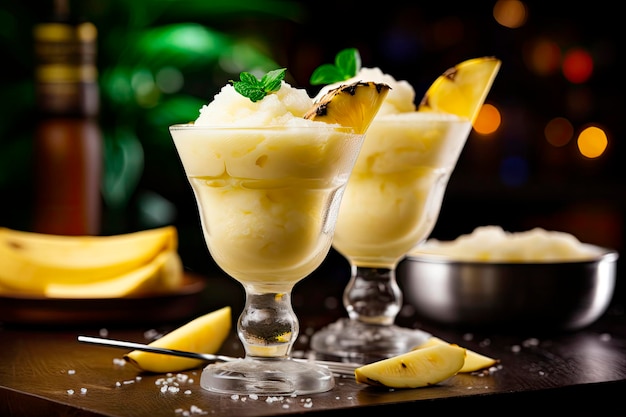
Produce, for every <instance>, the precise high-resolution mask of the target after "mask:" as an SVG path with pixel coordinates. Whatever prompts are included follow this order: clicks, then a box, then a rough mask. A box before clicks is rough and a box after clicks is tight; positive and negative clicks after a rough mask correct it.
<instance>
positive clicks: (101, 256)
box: [0, 226, 183, 298]
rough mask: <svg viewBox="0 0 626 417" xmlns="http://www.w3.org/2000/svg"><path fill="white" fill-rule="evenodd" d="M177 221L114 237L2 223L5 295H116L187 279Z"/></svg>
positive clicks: (0, 269) (0, 272)
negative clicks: (58, 232) (21, 228)
mask: <svg viewBox="0 0 626 417" xmlns="http://www.w3.org/2000/svg"><path fill="white" fill-rule="evenodd" d="M177 250H178V234H177V231H176V228H175V227H173V226H165V227H161V228H156V229H150V230H143V231H139V232H133V233H127V234H121V235H113V236H60V235H49V234H41V233H33V232H24V231H18V230H13V229H8V228H0V294H2V293H5V294H26V295H37V296H47V297H56V298H116V297H125V296H129V295H134V294H139V293H145V292H165V291H168V290H172V289H175V288H177V287H179V286H180V285H181V283H182V276H183V267H182V262H181V259H180V256H179V255H178V252H177Z"/></svg>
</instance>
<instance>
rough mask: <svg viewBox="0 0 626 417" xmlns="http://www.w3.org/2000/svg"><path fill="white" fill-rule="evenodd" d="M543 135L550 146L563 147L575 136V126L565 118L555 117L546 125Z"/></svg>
mask: <svg viewBox="0 0 626 417" xmlns="http://www.w3.org/2000/svg"><path fill="white" fill-rule="evenodd" d="M543 133H544V135H545V137H546V140H547V141H548V143H549V144H550V145H552V146H556V147H561V146H565V145H567V144H568V143H569V141H570V140H571V139H572V137H573V136H574V126H572V124H571V123H570V121H569V120H567V119H566V118H564V117H555V118H554V119H552V120H550V121H549V122H548V123H547V124H546V127H545V128H544V130H543Z"/></svg>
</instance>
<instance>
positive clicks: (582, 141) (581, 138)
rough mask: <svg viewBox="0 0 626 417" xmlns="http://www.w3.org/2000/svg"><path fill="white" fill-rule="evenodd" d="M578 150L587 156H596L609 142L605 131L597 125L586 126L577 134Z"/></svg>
mask: <svg viewBox="0 0 626 417" xmlns="http://www.w3.org/2000/svg"><path fill="white" fill-rule="evenodd" d="M577 144H578V150H579V151H580V153H581V154H582V155H583V156H585V157H587V158H591V159H594V158H598V157H599V156H601V155H602V154H603V153H604V151H606V148H607V146H608V144H609V140H608V137H607V135H606V132H605V131H604V130H603V129H601V128H600V127H598V126H594V125H591V126H588V127H586V128H584V129H583V130H582V131H581V132H580V134H579V135H578V142H577Z"/></svg>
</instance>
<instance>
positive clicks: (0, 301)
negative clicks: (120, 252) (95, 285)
mask: <svg viewBox="0 0 626 417" xmlns="http://www.w3.org/2000/svg"><path fill="white" fill-rule="evenodd" d="M205 286H206V280H205V279H204V278H203V277H201V276H198V275H193V274H189V273H185V275H184V279H183V285H182V286H181V287H180V288H178V289H177V290H175V291H173V292H170V293H166V294H153V295H143V296H135V297H125V298H48V297H38V296H30V295H23V294H15V295H13V294H12V295H6V294H2V295H0V322H1V323H8V324H13V323H15V324H33V325H51V326H75V325H100V326H111V325H120V324H123V325H136V324H150V323H163V322H174V321H179V320H183V319H187V318H191V317H192V316H193V315H194V314H196V312H197V311H198V309H199V308H200V304H201V303H200V301H201V293H202V291H203V290H204V288H205Z"/></svg>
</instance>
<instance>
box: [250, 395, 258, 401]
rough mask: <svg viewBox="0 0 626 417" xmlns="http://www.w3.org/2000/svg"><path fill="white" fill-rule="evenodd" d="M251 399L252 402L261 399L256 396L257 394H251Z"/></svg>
mask: <svg viewBox="0 0 626 417" xmlns="http://www.w3.org/2000/svg"><path fill="white" fill-rule="evenodd" d="M249 397H250V399H252V400H258V399H259V396H258V395H256V394H250V395H249Z"/></svg>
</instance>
